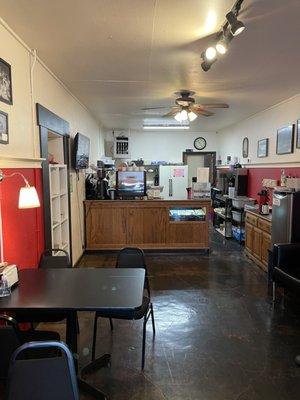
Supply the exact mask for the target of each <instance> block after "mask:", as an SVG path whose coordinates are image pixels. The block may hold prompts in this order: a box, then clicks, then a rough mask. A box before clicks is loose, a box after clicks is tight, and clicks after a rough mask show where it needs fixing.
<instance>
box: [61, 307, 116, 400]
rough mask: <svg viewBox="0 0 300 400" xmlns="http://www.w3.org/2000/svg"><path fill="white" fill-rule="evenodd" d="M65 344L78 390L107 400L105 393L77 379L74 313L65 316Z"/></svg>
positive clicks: (98, 398)
mask: <svg viewBox="0 0 300 400" xmlns="http://www.w3.org/2000/svg"><path fill="white" fill-rule="evenodd" d="M66 342H67V345H68V347H69V348H70V350H71V352H72V354H73V358H74V364H75V370H76V373H77V381H78V386H79V389H81V390H82V391H84V392H86V393H87V394H90V395H91V396H93V397H94V398H95V399H97V400H108V399H109V397H108V396H107V395H106V394H105V393H103V392H101V391H100V390H98V389H96V388H95V387H94V386H92V385H90V384H89V383H87V382H86V381H85V380H83V379H82V378H79V372H78V353H77V313H76V312H75V311H70V312H69V313H68V315H67V333H66Z"/></svg>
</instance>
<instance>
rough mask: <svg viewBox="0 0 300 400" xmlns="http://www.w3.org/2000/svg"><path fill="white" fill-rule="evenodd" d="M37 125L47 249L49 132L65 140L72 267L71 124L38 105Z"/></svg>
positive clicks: (49, 220) (48, 237) (49, 221)
mask: <svg viewBox="0 0 300 400" xmlns="http://www.w3.org/2000/svg"><path fill="white" fill-rule="evenodd" d="M36 115H37V124H38V126H39V134H40V152H41V158H44V160H43V162H42V177H43V207H44V210H43V211H44V237H45V248H46V249H51V247H52V237H51V211H50V206H51V203H50V181H49V161H48V131H51V132H53V133H55V134H57V135H58V136H61V137H62V139H63V152H64V163H65V164H66V165H67V182H68V205H69V238H70V254H69V256H70V261H71V265H72V225H71V224H72V222H71V221H72V218H71V193H70V168H71V164H70V134H69V133H70V124H69V123H68V122H67V121H65V120H64V119H62V118H61V117H59V116H58V115H56V114H54V113H53V112H52V111H50V110H48V109H47V108H45V107H43V106H42V105H41V104H39V103H36Z"/></svg>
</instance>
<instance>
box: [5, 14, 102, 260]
mask: <svg viewBox="0 0 300 400" xmlns="http://www.w3.org/2000/svg"><path fill="white" fill-rule="evenodd" d="M0 57H1V58H3V59H4V60H5V61H7V62H8V63H9V64H11V67H12V83H13V105H7V104H5V103H2V102H0V110H2V111H5V112H7V113H8V114H9V144H8V145H1V144H0V161H1V157H3V158H2V161H1V166H2V167H5V162H7V163H8V165H7V167H13V166H14V165H13V163H12V162H9V160H7V161H6V157H11V158H14V157H20V158H22V159H23V160H24V161H22V162H23V163H24V165H22V166H23V167H24V168H26V167H29V166H30V167H31V166H32V165H31V164H30V159H33V158H38V157H40V150H39V131H38V127H37V125H36V116H35V115H34V117H33V115H32V102H31V85H30V68H31V56H30V49H29V48H28V47H27V46H26V44H25V43H22V40H21V39H19V38H17V37H16V35H15V34H14V33H13V32H12V31H11V30H10V29H9V28H7V27H5V23H4V24H3V23H2V21H1V20H0ZM33 84H34V85H33V87H34V102H36V103H40V104H42V105H43V106H44V107H46V108H48V109H49V110H51V111H52V112H54V113H55V114H57V115H59V116H60V117H61V118H63V119H65V120H66V121H68V122H69V124H70V135H71V136H75V134H76V133H77V132H80V133H82V134H84V135H86V136H89V137H90V139H91V162H95V161H96V160H97V159H99V156H100V155H102V154H103V152H104V139H103V137H104V136H103V135H102V134H101V129H100V126H99V123H98V121H97V120H96V119H95V118H94V117H93V116H92V115H91V114H90V113H89V112H88V111H87V109H86V108H85V107H84V106H83V105H82V104H80V102H79V101H78V100H77V99H76V98H75V97H74V96H73V95H72V94H71V93H70V92H69V91H68V89H67V88H66V87H65V86H64V85H63V84H62V83H61V82H60V81H59V80H58V79H57V78H56V77H55V76H54V75H53V74H52V73H51V72H50V71H49V70H48V69H47V68H46V67H45V66H43V65H42V64H41V63H40V62H37V63H36V65H35V68H34V71H33ZM33 109H34V110H35V107H34V108H33ZM3 160H4V161H3ZM26 160H28V162H26ZM18 167H20V163H18ZM77 185H78V188H77ZM73 188H74V190H73V193H72V194H71V205H72V209H71V212H72V250H73V259H74V261H75V262H76V260H77V259H78V258H79V257H80V255H81V254H82V240H83V210H82V200H83V198H84V179H83V176H82V174H81V176H80V178H79V180H77V179H75V177H74V173H73Z"/></svg>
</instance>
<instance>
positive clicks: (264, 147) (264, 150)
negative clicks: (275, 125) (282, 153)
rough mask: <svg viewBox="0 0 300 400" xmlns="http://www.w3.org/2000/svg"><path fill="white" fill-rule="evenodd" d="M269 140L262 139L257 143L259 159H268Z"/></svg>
mask: <svg viewBox="0 0 300 400" xmlns="http://www.w3.org/2000/svg"><path fill="white" fill-rule="evenodd" d="M268 152H269V139H261V140H259V141H258V142H257V157H268Z"/></svg>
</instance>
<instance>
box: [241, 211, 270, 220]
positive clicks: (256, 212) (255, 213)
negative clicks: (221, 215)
mask: <svg viewBox="0 0 300 400" xmlns="http://www.w3.org/2000/svg"><path fill="white" fill-rule="evenodd" d="M245 211H246V212H247V213H249V214H253V215H257V216H259V217H260V218H262V219H265V220H266V221H269V222H272V214H271V213H270V214H269V215H263V214H260V213H259V211H257V210H245Z"/></svg>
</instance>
